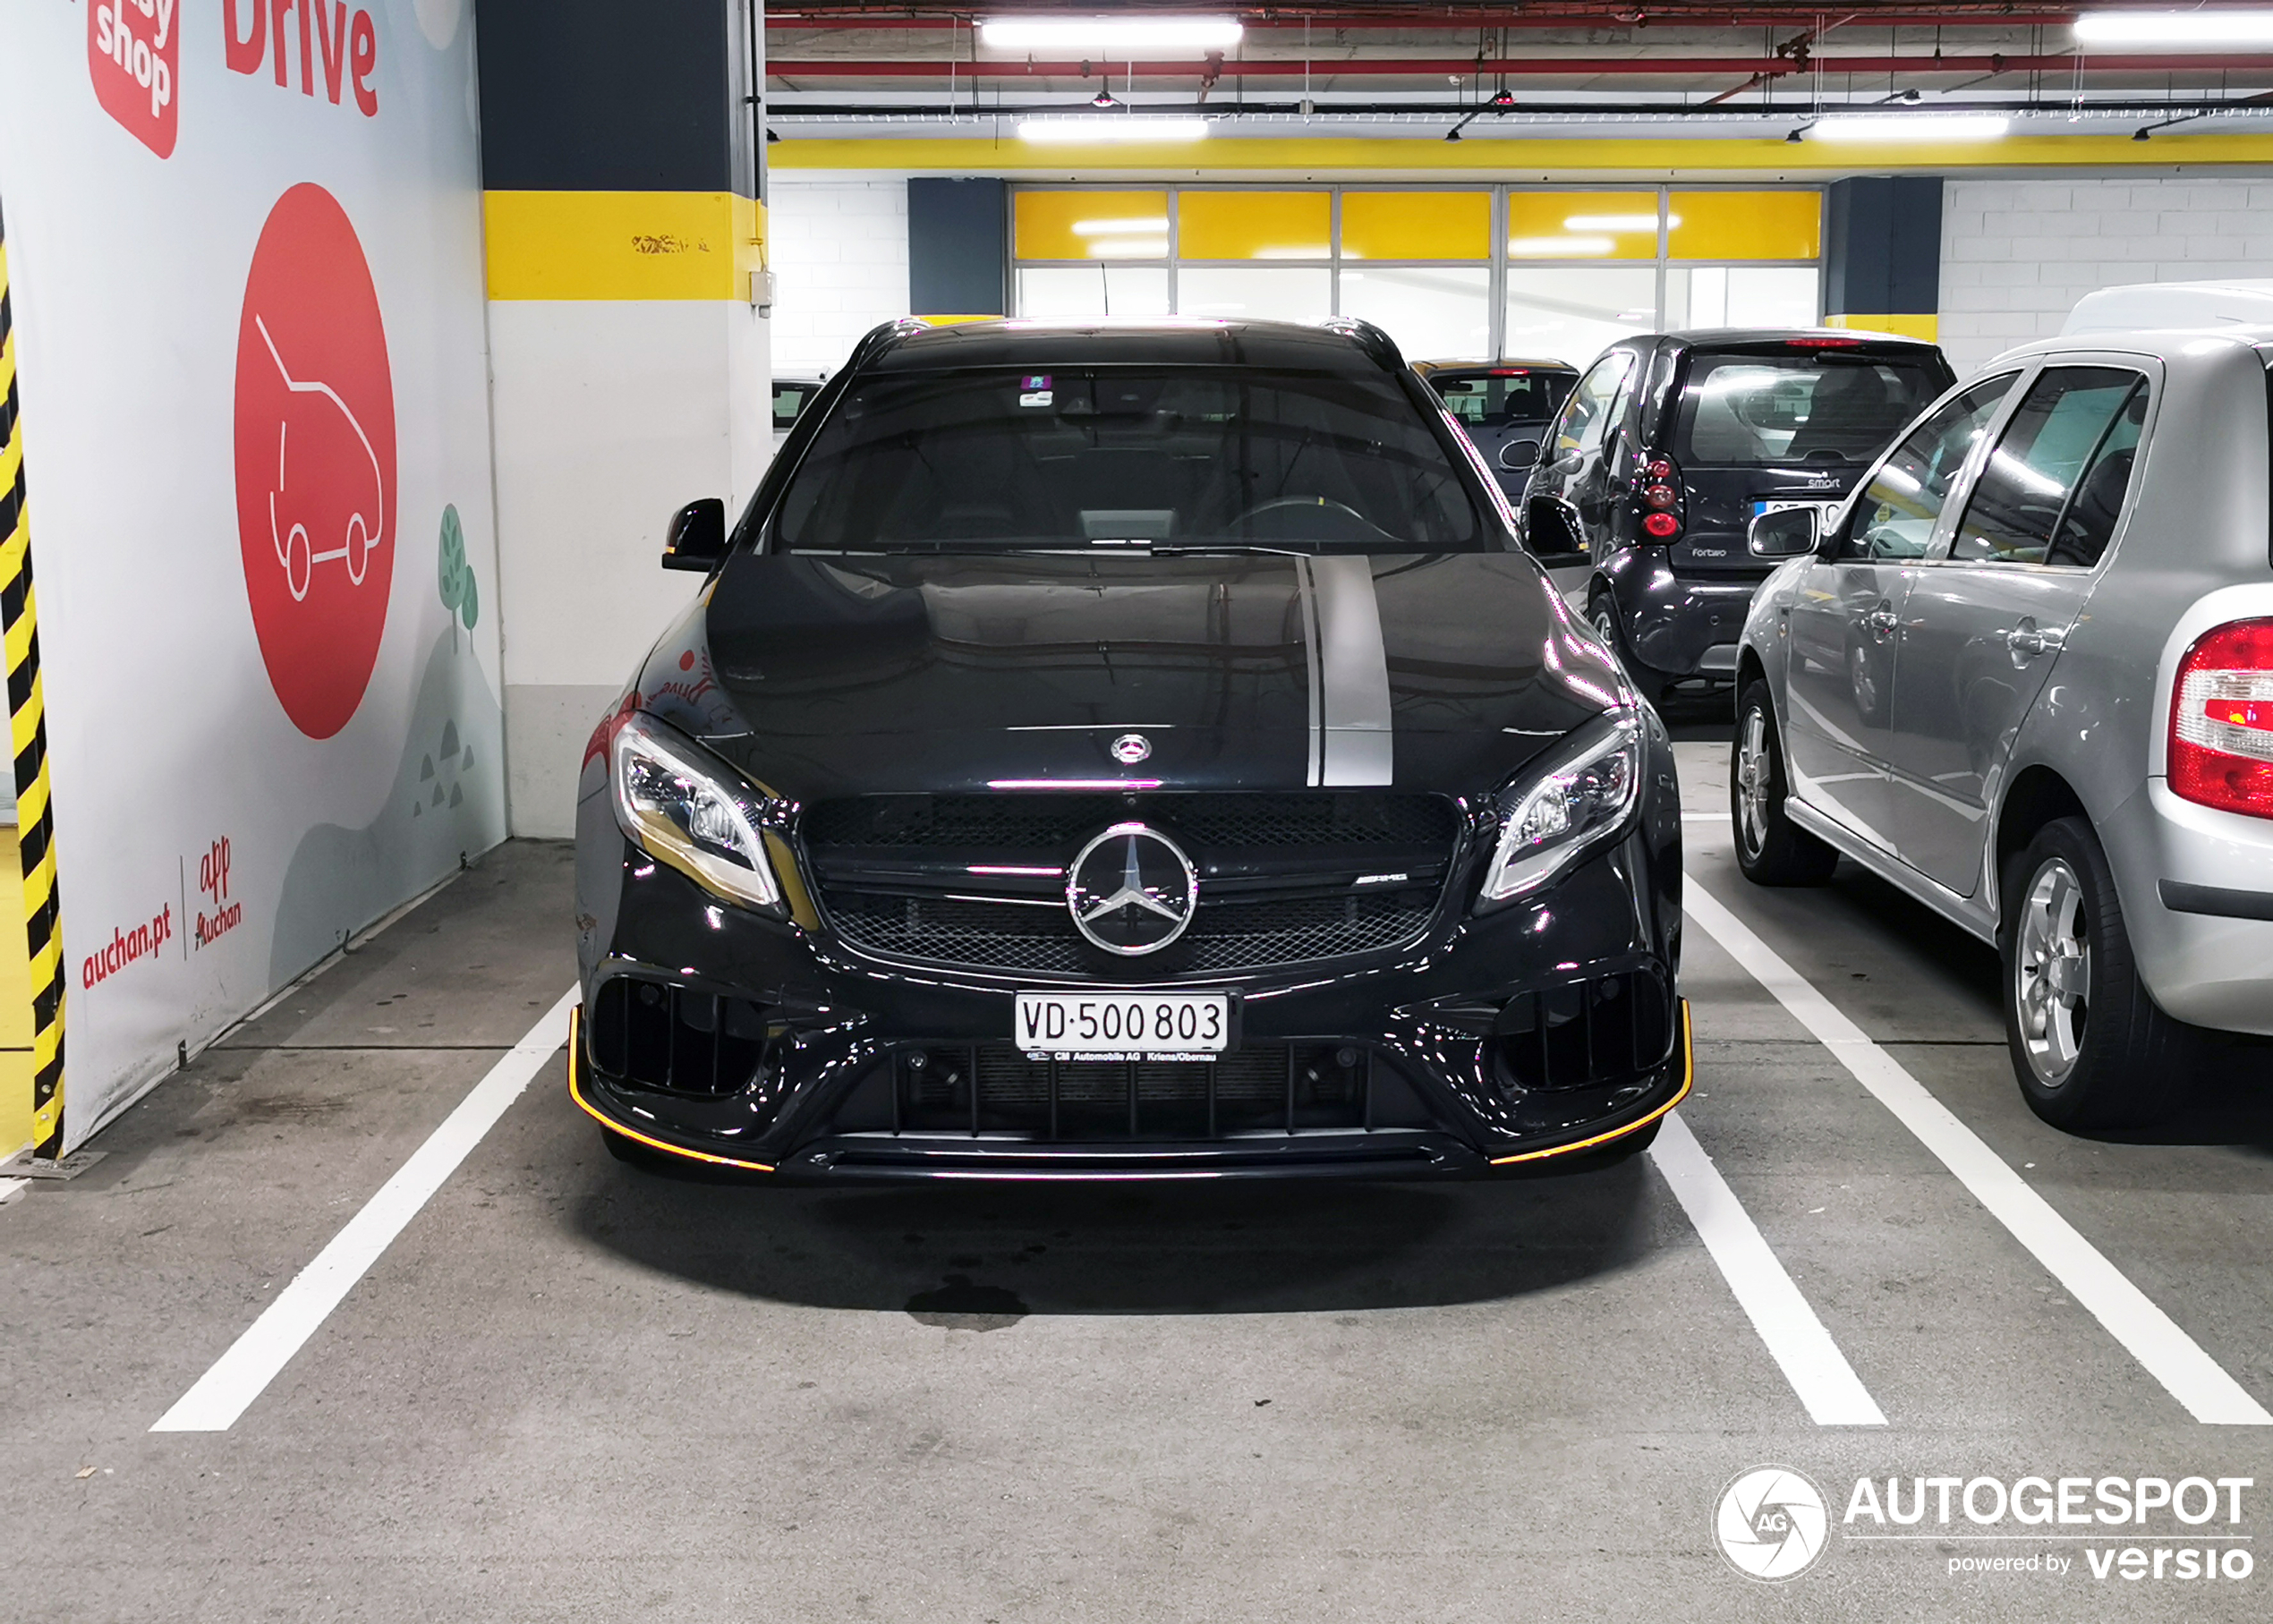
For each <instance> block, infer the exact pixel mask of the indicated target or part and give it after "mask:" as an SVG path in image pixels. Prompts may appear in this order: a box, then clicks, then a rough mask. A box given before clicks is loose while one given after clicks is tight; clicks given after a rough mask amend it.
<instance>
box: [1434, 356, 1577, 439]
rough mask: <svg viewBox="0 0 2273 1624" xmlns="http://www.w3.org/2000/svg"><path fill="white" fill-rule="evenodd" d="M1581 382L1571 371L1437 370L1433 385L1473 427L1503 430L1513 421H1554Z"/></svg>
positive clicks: (1461, 419) (1470, 426)
mask: <svg viewBox="0 0 2273 1624" xmlns="http://www.w3.org/2000/svg"><path fill="white" fill-rule="evenodd" d="M1577 381H1578V379H1577V378H1573V377H1572V376H1571V374H1570V373H1568V372H1529V371H1520V370H1505V371H1497V372H1454V373H1445V372H1433V373H1431V374H1430V375H1429V378H1428V385H1429V387H1431V388H1432V389H1434V390H1435V391H1436V392H1437V394H1439V395H1443V397H1444V405H1445V407H1446V409H1447V410H1449V411H1450V412H1451V414H1452V415H1453V416H1454V417H1457V418H1458V419H1460V421H1461V423H1463V424H1464V425H1465V426H1467V427H1468V428H1470V429H1503V428H1505V427H1507V426H1508V425H1509V424H1510V423H1538V424H1542V425H1544V424H1545V423H1546V422H1548V421H1551V420H1552V419H1553V418H1554V414H1555V412H1556V410H1557V409H1558V408H1559V407H1561V406H1562V397H1563V396H1564V395H1568V394H1570V393H1571V385H1572V384H1574V383H1576V382H1577Z"/></svg>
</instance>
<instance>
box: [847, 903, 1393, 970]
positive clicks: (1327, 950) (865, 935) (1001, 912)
mask: <svg viewBox="0 0 2273 1624" xmlns="http://www.w3.org/2000/svg"><path fill="white" fill-rule="evenodd" d="M1432 912H1434V894H1433V893H1430V892H1420V893H1415V892H1411V891H1406V892H1401V893H1392V894H1391V895H1387V896H1380V897H1299V898H1291V899H1287V900H1280V901H1267V902H1231V903H1220V904H1210V903H1208V902H1207V901H1206V900H1205V896H1203V898H1202V900H1201V903H1200V906H1199V907H1198V908H1197V909H1196V911H1195V912H1194V914H1193V915H1192V924H1191V928H1190V929H1189V930H1188V931H1185V933H1184V935H1183V937H1182V939H1181V940H1178V941H1176V942H1175V943H1173V944H1171V946H1169V947H1168V948H1163V949H1162V951H1160V952H1158V953H1154V954H1152V955H1150V956H1148V957H1143V958H1136V959H1113V958H1111V956H1109V955H1106V954H1102V953H1100V952H1099V951H1098V950H1097V949H1096V948H1092V947H1091V946H1090V945H1089V944H1088V943H1087V942H1086V941H1085V940H1082V937H1081V935H1080V933H1079V932H1078V931H1076V930H1075V929H1074V926H1073V918H1072V916H1071V915H1070V914H1068V913H1067V912H1066V910H1065V909H1064V908H1063V907H1061V906H1044V907H1033V906H1024V905H1018V904H1009V903H992V902H953V901H941V900H936V899H931V898H918V897H881V896H868V895H861V894H858V893H852V894H848V895H844V896H840V897H831V898H830V916H831V918H832V919H833V920H834V922H835V923H836V926H837V930H838V932H839V934H840V935H841V936H843V938H844V939H845V940H847V942H850V943H852V944H853V945H854V946H856V947H858V948H866V949H868V950H869V951H871V952H875V953H882V954H886V955H889V956H891V957H903V958H923V959H932V960H934V961H937V962H939V963H941V964H956V965H978V966H981V967H983V968H988V969H997V970H1033V971H1039V972H1048V973H1053V974H1068V975H1070V974H1083V973H1087V972H1094V971H1097V970H1099V969H1111V968H1114V967H1116V966H1118V967H1119V968H1121V969H1123V970H1126V971H1127V972H1128V974H1132V975H1141V976H1143V977H1144V978H1145V979H1154V978H1158V977H1161V976H1171V975H1179V974H1209V973H1213V972H1217V971H1224V970H1239V969H1261V968H1268V967H1270V966H1273V965H1292V964H1301V963H1304V962H1306V961H1307V960H1310V959H1320V958H1335V957H1341V956H1343V955H1345V954H1351V953H1371V952H1376V951H1379V950H1380V949H1383V948H1393V947H1396V946H1398V945H1400V943H1403V942H1407V941H1409V940H1412V939H1413V938H1414V937H1416V936H1417V935H1419V934H1420V933H1421V931H1423V930H1425V929H1426V928H1427V925H1428V921H1429V915H1430V914H1431V913H1432ZM1137 966H1141V970H1140V969H1138V968H1137Z"/></svg>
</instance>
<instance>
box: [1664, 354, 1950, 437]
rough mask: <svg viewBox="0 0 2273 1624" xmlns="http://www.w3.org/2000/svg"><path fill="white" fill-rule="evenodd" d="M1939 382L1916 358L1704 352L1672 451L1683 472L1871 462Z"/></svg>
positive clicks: (1687, 382)
mask: <svg viewBox="0 0 2273 1624" xmlns="http://www.w3.org/2000/svg"><path fill="white" fill-rule="evenodd" d="M1939 381H1940V380H1939V379H1938V378H1937V377H1936V376H1935V374H1934V373H1933V372H1932V371H1931V370H1928V367H1927V364H1926V362H1925V361H1924V360H1923V359H1922V358H1921V357H1920V355H1919V354H1917V353H1912V354H1911V355H1908V356H1903V357H1894V356H1874V355H1868V354H1858V353H1853V352H1852V351H1846V350H1821V349H1814V348H1789V349H1787V348H1785V347H1783V346H1782V345H1777V344H1745V345H1744V346H1743V347H1742V348H1741V349H1735V350H1730V349H1722V348H1718V347H1716V346H1715V345H1713V344H1709V343H1701V344H1698V346H1697V347H1696V348H1695V349H1693V350H1691V351H1690V355H1689V359H1688V361H1687V362H1686V363H1685V366H1684V369H1683V376H1682V383H1681V401H1680V404H1679V405H1678V406H1677V408H1676V410H1675V413H1674V419H1673V434H1672V436H1671V437H1670V441H1669V444H1668V446H1667V450H1668V451H1669V452H1670V454H1671V455H1672V456H1673V460H1674V461H1675V462H1677V463H1682V464H1684V465H1686V464H1689V463H1698V464H1701V465H1704V466H1706V467H1712V468H1758V467H1766V466H1769V465H1771V464H1775V463H1868V462H1869V461H1870V460H1871V459H1872V458H1873V457H1876V456H1877V455H1878V454H1879V452H1881V451H1882V450H1884V449H1885V448H1886V444H1887V442H1888V441H1890V440H1892V439H1893V438H1894V436H1895V435H1896V434H1898V433H1900V432H1901V431H1902V427H1903V424H1904V423H1907V422H1908V421H1910V420H1911V418H1913V417H1915V416H1917V415H1918V413H1919V412H1920V410H1922V409H1923V408H1924V407H1925V405H1926V404H1927V403H1928V401H1930V400H1932V399H1933V398H1934V395H1936V393H1937V387H1938V384H1939Z"/></svg>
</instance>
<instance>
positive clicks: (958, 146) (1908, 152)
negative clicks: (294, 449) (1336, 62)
mask: <svg viewBox="0 0 2273 1624" xmlns="http://www.w3.org/2000/svg"><path fill="white" fill-rule="evenodd" d="M766 163H767V166H769V167H770V168H773V169H779V170H799V169H881V170H917V171H924V170H947V171H951V172H955V173H959V174H1039V175H1049V176H1058V177H1065V176H1079V175H1090V176H1095V175H1102V174H1108V173H1125V174H1151V175H1159V176H1163V177H1167V176H1176V177H1182V178H1193V177H1196V176H1199V175H1202V174H1205V175H1206V176H1208V177H1209V178H1220V177H1221V176H1222V174H1226V173H1234V172H1242V171H1243V172H1249V173H1258V174H1282V173H1284V172H1286V171H1289V170H1301V171H1306V172H1312V173H1320V174H1324V173H1329V172H1331V173H1341V172H1348V171H1358V170H1372V171H1379V172H1382V173H1384V174H1390V173H1402V174H1417V173H1429V172H1434V173H1441V174H1445V175H1447V176H1459V177H1460V178H1463V179H1466V178H1482V179H1487V180H1505V181H1529V182H1532V183H1537V181H1538V180H1539V179H1540V178H1541V177H1545V178H1548V179H1551V180H1562V179H1564V178H1566V177H1572V178H1575V177H1579V176H1595V175H1603V176H1609V175H1625V176H1631V177H1634V178H1638V179H1672V180H1680V181H1691V180H1697V179H1699V178H1702V177H1704V176H1707V175H1710V174H1715V173H1721V174H1733V175H1739V176H1744V177H1749V178H1753V179H1759V178H1763V177H1765V176H1766V175H1770V174H1773V175H1775V176H1778V177H1781V178H1783V179H1787V180H1830V179H1835V178H1837V177H1838V176H1840V175H1846V174H1907V173H1926V174H1946V173H1948V172H1949V171H1952V170H1963V169H2032V168H2043V167H2052V166H2073V167H2076V168H2092V169H2111V168H2112V169H2137V168H2165V169H2167V168H2175V167H2179V166H2187V167H2192V166H2195V165H2222V164H2273V135H2158V136H2156V137H2155V138H2154V139H2153V140H2146V141H2137V140H2132V139H2131V138H2130V137H2129V136H2127V135H2014V136H2008V137H2006V138H2005V139H2004V140H1995V141H1966V142H1950V143H1946V144H1943V143H1931V144H1928V143H1911V142H1908V141H1903V142H1892V143H1888V144H1886V145H1883V146H1864V145H1854V146H1850V145H1846V144H1841V145H1839V146H1837V147H1827V146H1825V145H1823V144H1821V143H1820V142H1812V141H1800V142H1792V141H1787V140H1783V139H1782V138H1781V137H1777V138H1775V139H1770V140H1533V139H1528V138H1525V139H1515V140H1508V139H1495V138H1494V137H1492V136H1490V135H1489V134H1486V133H1479V132H1477V130H1476V129H1475V128H1474V127H1473V126H1471V127H1470V129H1469V132H1468V134H1467V139H1465V140H1460V141H1442V140H1383V139H1380V138H1378V137H1374V138H1368V137H1363V136H1348V137H1342V136H1322V137H1310V138H1305V139H1290V140H1271V139H1268V138H1261V137H1252V136H1218V137H1214V138H1212V139H1210V140H1200V141H1182V142H1162V143H1161V144H1160V145H1157V146H1154V145H1152V144H1149V143H1145V142H1141V141H1131V142H1120V143H1114V144H1111V145H1101V146H1096V147H1060V146H1050V147H1035V146H1032V145H1030V144H1028V143H1027V142H1025V141H1021V140H1017V138H1016V137H1015V136H1012V135H1009V134H1006V135H1005V136H1004V137H1003V138H1002V139H1001V140H982V139H953V140H783V141H778V142H776V143H775V144H774V145H772V146H771V147H770V148H768V149H766Z"/></svg>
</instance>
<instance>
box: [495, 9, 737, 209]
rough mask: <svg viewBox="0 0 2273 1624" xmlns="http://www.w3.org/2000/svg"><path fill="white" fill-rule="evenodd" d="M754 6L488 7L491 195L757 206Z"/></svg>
mask: <svg viewBox="0 0 2273 1624" xmlns="http://www.w3.org/2000/svg"><path fill="white" fill-rule="evenodd" d="M751 4H752V0H637V3H636V4H626V0H481V4H480V5H479V6H477V7H475V8H474V22H475V25H476V27H477V29H478V30H479V34H478V42H479V47H480V55H481V184H482V186H483V188H484V189H485V190H488V191H738V192H740V193H741V194H742V195H744V196H745V197H751V196H755V195H757V191H756V188H757V174H756V156H755V143H754V142H753V139H752V132H753V124H754V119H753V104H752V103H750V102H749V101H748V100H746V98H747V96H748V95H749V93H750V89H751V85H752V72H751V48H752V41H751V35H750V26H749V21H748V13H749V7H750V5H751Z"/></svg>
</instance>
